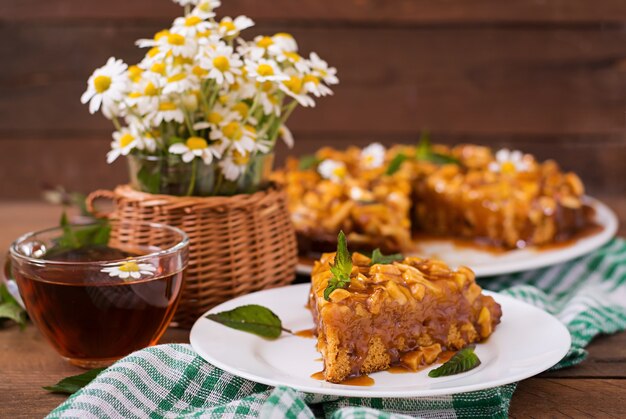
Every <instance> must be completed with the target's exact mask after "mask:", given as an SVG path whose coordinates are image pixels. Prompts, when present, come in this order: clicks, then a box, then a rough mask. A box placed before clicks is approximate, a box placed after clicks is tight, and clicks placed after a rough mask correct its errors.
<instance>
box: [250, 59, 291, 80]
mask: <svg viewBox="0 0 626 419" xmlns="http://www.w3.org/2000/svg"><path fill="white" fill-rule="evenodd" d="M246 72H247V75H248V77H249V78H250V79H251V80H255V81H257V82H260V83H263V82H265V81H284V80H288V79H289V76H288V75H286V74H285V73H283V72H282V71H281V69H280V68H279V67H278V65H277V64H276V61H274V60H267V59H264V58H261V59H260V60H258V61H254V60H246Z"/></svg>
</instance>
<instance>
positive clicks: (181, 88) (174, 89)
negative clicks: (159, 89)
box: [163, 71, 199, 95]
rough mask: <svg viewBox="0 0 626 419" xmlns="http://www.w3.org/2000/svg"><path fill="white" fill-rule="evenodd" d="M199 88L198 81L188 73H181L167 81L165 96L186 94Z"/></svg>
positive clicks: (164, 89)
mask: <svg viewBox="0 0 626 419" xmlns="http://www.w3.org/2000/svg"><path fill="white" fill-rule="evenodd" d="M198 88H199V83H197V81H196V79H195V78H192V77H189V75H188V74H187V73H186V72H184V71H181V72H179V73H176V74H173V75H171V76H169V77H167V78H166V79H165V85H164V86H163V94H166V95H169V94H171V93H184V92H188V91H189V90H194V89H198Z"/></svg>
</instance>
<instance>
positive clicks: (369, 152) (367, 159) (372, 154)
mask: <svg viewBox="0 0 626 419" xmlns="http://www.w3.org/2000/svg"><path fill="white" fill-rule="evenodd" d="M361 162H362V163H363V165H364V166H365V167H367V168H370V169H373V168H376V167H380V166H382V165H383V163H384V162H385V147H384V146H383V145H382V144H380V143H372V144H370V145H368V146H367V147H365V148H364V149H363V150H362V151H361Z"/></svg>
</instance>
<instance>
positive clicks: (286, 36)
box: [274, 32, 293, 39]
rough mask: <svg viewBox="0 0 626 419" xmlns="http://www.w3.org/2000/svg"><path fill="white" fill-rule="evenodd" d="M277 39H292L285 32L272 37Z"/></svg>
mask: <svg viewBox="0 0 626 419" xmlns="http://www.w3.org/2000/svg"><path fill="white" fill-rule="evenodd" d="M274 36H275V37H277V38H287V39H293V36H291V34H290V33H287V32H278V33H277V34H275V35H274Z"/></svg>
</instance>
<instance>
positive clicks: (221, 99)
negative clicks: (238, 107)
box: [217, 95, 228, 105]
mask: <svg viewBox="0 0 626 419" xmlns="http://www.w3.org/2000/svg"><path fill="white" fill-rule="evenodd" d="M217 100H218V101H219V102H220V103H221V104H222V105H226V104H227V103H228V95H221V96H219V97H218V98H217Z"/></svg>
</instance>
